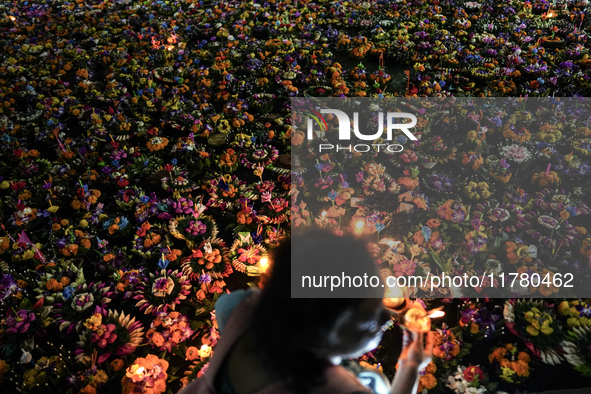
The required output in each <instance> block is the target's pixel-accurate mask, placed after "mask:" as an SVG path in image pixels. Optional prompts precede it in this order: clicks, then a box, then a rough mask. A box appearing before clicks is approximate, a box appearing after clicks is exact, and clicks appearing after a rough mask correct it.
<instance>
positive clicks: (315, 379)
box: [251, 230, 379, 393]
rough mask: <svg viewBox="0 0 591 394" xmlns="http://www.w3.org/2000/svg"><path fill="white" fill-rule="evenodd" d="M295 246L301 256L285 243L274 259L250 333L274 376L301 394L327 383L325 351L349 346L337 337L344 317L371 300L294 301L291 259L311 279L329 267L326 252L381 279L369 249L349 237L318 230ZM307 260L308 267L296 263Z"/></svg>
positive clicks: (289, 240)
mask: <svg viewBox="0 0 591 394" xmlns="http://www.w3.org/2000/svg"><path fill="white" fill-rule="evenodd" d="M294 245H295V246H297V250H292V239H291V238H290V239H287V240H286V241H284V242H283V243H282V244H281V245H280V246H279V247H278V249H277V250H276V252H275V253H274V256H273V257H274V258H273V264H272V266H271V267H270V269H271V273H270V278H269V279H268V281H267V283H266V284H265V287H264V288H263V291H262V294H261V298H260V301H259V303H258V305H257V306H256V308H255V310H254V312H253V322H252V325H251V328H252V335H253V339H254V345H255V346H256V350H257V351H259V352H260V353H261V355H262V356H263V358H264V360H265V362H266V363H267V365H269V366H271V368H272V372H274V373H275V374H276V375H277V376H278V377H279V379H281V381H282V382H283V384H284V385H285V386H286V387H287V388H288V389H289V390H291V391H293V392H296V393H302V392H307V391H310V389H311V388H313V387H315V386H319V385H322V384H323V383H324V379H323V375H324V371H325V368H326V367H327V366H328V365H329V359H328V357H327V356H328V355H327V354H326V349H327V348H330V347H333V348H334V347H337V348H338V347H339V343H338V341H339V340H345V339H344V338H339V336H338V335H337V336H336V337H335V335H334V332H333V331H332V330H333V329H334V327H335V324H336V323H337V321H339V319H340V318H341V317H342V316H343V313H344V312H347V311H349V312H351V311H352V312H353V314H355V312H356V311H358V310H359V308H360V307H361V306H362V305H363V303H366V302H367V299H364V298H292V297H291V274H292V271H291V266H292V263H293V262H292V257H293V258H294V260H296V261H297V263H298V264H305V265H306V266H307V267H309V269H310V270H313V271H311V273H314V272H319V271H320V272H321V271H322V267H326V266H327V263H330V262H327V261H326V260H323V257H322V256H323V255H324V256H326V253H327V252H329V253H330V254H333V255H334V260H335V261H342V260H349V261H355V262H356V264H357V265H358V266H359V267H360V269H362V270H364V271H365V272H368V273H372V270H374V272H376V273H377V268H376V267H375V265H374V263H373V260H372V258H371V256H370V254H369V253H368V251H367V249H366V247H365V244H364V243H362V242H360V241H358V240H356V239H354V238H352V237H349V236H342V237H339V236H336V235H334V234H332V233H327V232H325V231H319V230H315V231H310V232H308V233H307V234H305V235H304V236H303V237H301V238H300V237H298V238H297V241H296V242H295V243H294ZM292 253H293V256H292ZM303 256H305V257H306V258H305V259H304V262H302V261H301V259H300V258H298V257H303ZM333 265H334V261H333ZM377 305H379V304H377ZM377 305H376V307H377ZM357 318H358V319H359V318H360V317H357ZM366 320H367V319H366ZM364 321H365V320H364ZM331 333H332V334H333V335H331ZM335 341H336V343H335ZM349 341H350V339H349ZM329 342H330V343H329ZM349 343H350V342H349Z"/></svg>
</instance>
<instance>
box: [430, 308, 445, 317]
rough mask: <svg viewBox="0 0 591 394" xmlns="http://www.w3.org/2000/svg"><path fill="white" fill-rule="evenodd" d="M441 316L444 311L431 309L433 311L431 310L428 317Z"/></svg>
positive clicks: (443, 314)
mask: <svg viewBox="0 0 591 394" xmlns="http://www.w3.org/2000/svg"><path fill="white" fill-rule="evenodd" d="M443 316H445V312H443V311H439V310H436V311H433V312H431V314H430V315H429V317H430V318H431V319H437V318H439V317H443Z"/></svg>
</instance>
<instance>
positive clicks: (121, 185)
mask: <svg viewBox="0 0 591 394" xmlns="http://www.w3.org/2000/svg"><path fill="white" fill-rule="evenodd" d="M117 184H118V185H119V186H120V187H125V186H127V185H129V181H128V180H127V179H119V182H117Z"/></svg>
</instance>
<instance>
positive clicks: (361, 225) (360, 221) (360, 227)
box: [355, 219, 365, 230]
mask: <svg viewBox="0 0 591 394" xmlns="http://www.w3.org/2000/svg"><path fill="white" fill-rule="evenodd" d="M364 225H365V223H364V221H363V220H362V219H359V220H358V221H357V223H355V228H357V229H359V230H361V229H362V228H363V226H364Z"/></svg>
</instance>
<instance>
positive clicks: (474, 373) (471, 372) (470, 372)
mask: <svg viewBox="0 0 591 394" xmlns="http://www.w3.org/2000/svg"><path fill="white" fill-rule="evenodd" d="M464 379H466V380H467V381H468V382H473V381H475V380H478V381H481V380H482V379H484V372H482V369H480V367H476V366H470V367H468V368H466V369H465V370H464Z"/></svg>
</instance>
